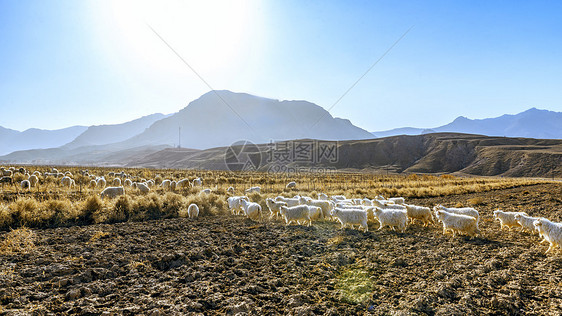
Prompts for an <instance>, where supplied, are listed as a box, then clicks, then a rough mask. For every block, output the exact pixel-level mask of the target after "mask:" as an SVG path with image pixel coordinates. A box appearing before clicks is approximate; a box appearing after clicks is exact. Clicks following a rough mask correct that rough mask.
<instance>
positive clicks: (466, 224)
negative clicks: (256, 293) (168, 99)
mask: <svg viewBox="0 0 562 316" xmlns="http://www.w3.org/2000/svg"><path fill="white" fill-rule="evenodd" d="M16 172H20V173H22V174H24V175H25V176H26V177H27V179H26V180H23V181H21V183H20V186H21V188H23V189H30V188H31V187H33V186H36V185H37V183H38V181H39V178H38V177H39V176H40V175H41V173H40V172H38V171H35V172H33V173H32V174H29V173H27V170H25V169H24V168H19V169H15V168H13V167H12V168H10V169H5V168H0V176H1V177H0V183H1V184H4V183H12V184H13V180H12V177H13V175H14V173H16ZM81 173H82V175H84V176H87V177H90V178H91V180H90V182H89V186H90V187H91V188H103V190H102V191H101V193H100V196H101V198H105V197H108V198H115V197H117V196H120V195H124V194H125V187H131V188H136V189H138V190H139V191H140V192H141V193H148V192H150V190H151V188H152V187H154V186H155V185H156V184H155V181H154V180H145V179H140V180H139V181H132V180H131V176H130V175H128V174H126V173H125V172H123V171H122V172H120V173H115V172H110V173H108V177H111V178H113V179H112V180H111V181H110V183H109V184H110V185H111V186H107V185H108V181H107V180H106V179H105V177H104V176H95V175H91V174H89V172H88V171H87V170H82V171H81ZM43 176H45V177H47V176H53V177H56V178H61V180H60V184H61V185H62V186H65V187H72V186H74V185H75V181H74V180H73V179H72V173H71V172H70V171H67V172H65V173H61V172H59V171H58V170H57V169H55V168H53V169H52V170H51V172H45V173H44V174H43ZM296 186H297V185H296V183H295V182H294V181H292V182H289V183H288V184H287V185H286V188H287V189H295V188H296ZM160 187H162V188H163V189H168V190H176V189H182V188H189V187H191V188H197V187H202V180H201V178H195V179H193V180H189V179H187V178H185V179H182V180H179V181H173V180H169V179H165V180H163V181H162V182H161V184H160ZM211 192H212V190H211V189H208V188H207V189H201V190H200V193H199V194H209V193H211ZM244 192H245V193H246V194H249V193H253V192H257V193H260V192H261V188H260V187H251V188H248V189H246V190H245V191H244ZM227 193H228V194H229V195H231V196H230V197H229V198H227V202H228V206H229V209H230V211H231V213H232V214H235V215H243V216H246V217H248V218H250V219H252V220H258V219H259V218H261V217H262V216H263V215H264V214H263V212H262V207H261V205H260V204H259V203H256V202H252V201H250V199H249V198H248V197H247V196H234V188H233V187H229V188H228V189H227ZM266 205H267V207H268V208H269V212H270V218H273V217H275V218H277V217H282V218H283V219H284V220H285V222H286V224H287V225H290V224H291V223H293V222H294V223H296V224H298V225H302V224H306V225H308V226H310V225H312V221H313V220H323V219H328V220H336V221H339V222H340V223H341V228H342V229H343V228H345V227H346V226H351V228H353V227H354V225H357V226H358V227H359V228H361V229H363V230H364V231H365V232H367V231H368V222H369V221H375V220H376V221H378V223H379V228H378V230H381V229H382V228H383V227H385V226H388V227H390V228H391V229H393V230H397V231H400V232H404V231H405V229H406V226H407V225H408V224H412V223H414V222H415V221H419V222H421V223H422V224H423V225H424V226H427V225H430V224H434V223H435V219H437V220H438V221H440V222H441V223H442V225H443V234H446V233H447V231H451V232H452V234H453V236H455V235H456V234H457V233H458V234H466V235H468V236H470V237H475V236H476V235H477V234H480V230H479V228H478V223H479V220H480V215H479V213H478V211H477V210H476V209H474V208H471V207H464V208H447V207H444V206H442V205H436V206H435V207H433V210H432V209H430V208H429V207H424V206H418V205H412V204H406V203H405V199H404V198H403V197H394V198H389V199H385V198H384V197H383V196H380V195H379V196H377V197H375V198H374V199H368V198H363V199H347V198H346V197H345V196H342V195H335V196H331V197H328V195H326V194H324V193H319V194H318V197H317V199H313V198H311V197H307V196H299V195H296V196H294V197H292V198H290V197H284V196H277V197H276V198H275V199H271V198H267V199H266ZM187 214H188V217H189V218H194V217H197V216H198V215H199V207H198V206H197V205H196V204H190V205H189V207H188V211H187ZM494 218H495V219H498V220H499V222H500V228H501V229H503V228H504V227H507V228H509V229H511V228H512V227H521V228H522V229H525V230H528V231H531V232H537V233H538V234H539V236H541V237H542V241H541V243H543V242H549V243H550V246H549V248H548V250H547V251H546V252H547V253H548V252H550V251H552V250H553V249H554V248H556V247H557V246H560V244H562V223H556V222H552V221H550V220H548V219H546V218H542V217H531V216H529V215H528V214H526V213H524V212H504V211H501V210H496V211H494Z"/></svg>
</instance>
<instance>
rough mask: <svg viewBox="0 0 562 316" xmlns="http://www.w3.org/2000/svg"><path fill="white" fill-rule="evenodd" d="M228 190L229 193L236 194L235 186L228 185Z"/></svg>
mask: <svg viewBox="0 0 562 316" xmlns="http://www.w3.org/2000/svg"><path fill="white" fill-rule="evenodd" d="M226 192H227V193H230V194H234V188H233V187H228V189H226Z"/></svg>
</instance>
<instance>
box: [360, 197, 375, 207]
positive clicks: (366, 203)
mask: <svg viewBox="0 0 562 316" xmlns="http://www.w3.org/2000/svg"><path fill="white" fill-rule="evenodd" d="M361 205H363V206H373V202H372V201H371V200H369V199H368V198H364V199H363V200H361Z"/></svg>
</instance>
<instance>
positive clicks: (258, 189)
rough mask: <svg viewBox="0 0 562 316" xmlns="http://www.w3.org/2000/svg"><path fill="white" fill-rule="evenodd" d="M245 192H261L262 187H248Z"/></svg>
mask: <svg viewBox="0 0 562 316" xmlns="http://www.w3.org/2000/svg"><path fill="white" fill-rule="evenodd" d="M244 192H245V193H252V192H258V193H260V192H261V188H260V187H251V188H249V189H246V190H245V191H244Z"/></svg>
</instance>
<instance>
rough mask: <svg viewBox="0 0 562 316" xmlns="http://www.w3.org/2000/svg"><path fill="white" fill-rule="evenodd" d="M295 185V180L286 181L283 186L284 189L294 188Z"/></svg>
mask: <svg viewBox="0 0 562 316" xmlns="http://www.w3.org/2000/svg"><path fill="white" fill-rule="evenodd" d="M296 187H297V183H296V182H295V181H291V182H289V183H287V185H286V186H285V189H295V188H296Z"/></svg>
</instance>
